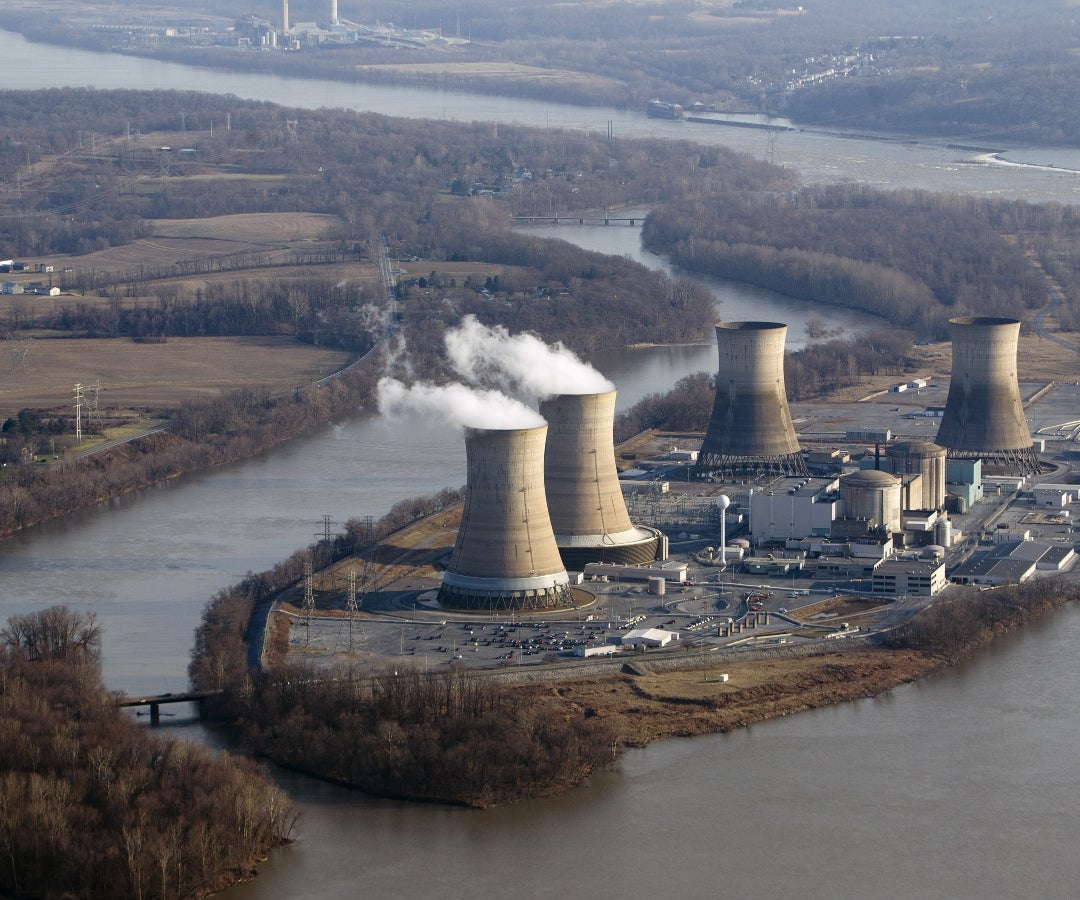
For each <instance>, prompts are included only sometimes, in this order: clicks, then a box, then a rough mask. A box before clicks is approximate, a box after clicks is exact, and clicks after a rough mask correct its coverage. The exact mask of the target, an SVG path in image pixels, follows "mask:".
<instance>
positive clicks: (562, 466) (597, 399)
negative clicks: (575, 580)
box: [540, 391, 666, 571]
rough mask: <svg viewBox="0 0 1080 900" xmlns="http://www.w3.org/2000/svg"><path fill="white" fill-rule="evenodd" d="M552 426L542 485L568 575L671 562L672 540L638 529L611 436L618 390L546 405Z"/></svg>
mask: <svg viewBox="0 0 1080 900" xmlns="http://www.w3.org/2000/svg"><path fill="white" fill-rule="evenodd" d="M540 415H542V416H543V417H544V418H545V419H546V420H547V422H548V433H547V446H546V450H545V454H544V483H545V490H546V493H547V504H548V512H549V515H550V517H551V526H552V529H553V530H554V532H555V543H556V544H557V545H558V548H559V553H560V554H561V555H562V560H563V564H564V565H565V566H566V567H567V568H568V569H573V570H575V571H581V570H583V569H584V567H585V565H586V564H588V563H593V562H610V563H619V564H622V565H642V564H644V563H650V562H652V561H653V560H655V559H657V558H661V559H663V558H664V557H665V556H666V553H665V552H664V548H665V546H666V538H664V536H663V535H662V534H661V532H660V531H658V530H657V529H655V528H645V527H640V526H636V525H634V524H633V523H632V522H631V521H630V514H629V513H628V512H627V510H626V502H625V501H624V499H623V494H622V486H621V485H620V484H619V473H618V470H617V469H616V466H615V446H614V440H613V437H612V432H613V429H614V420H615V391H607V392H604V393H599V394H562V395H559V396H557V397H553V398H551V399H549V400H544V401H542V402H541V403H540Z"/></svg>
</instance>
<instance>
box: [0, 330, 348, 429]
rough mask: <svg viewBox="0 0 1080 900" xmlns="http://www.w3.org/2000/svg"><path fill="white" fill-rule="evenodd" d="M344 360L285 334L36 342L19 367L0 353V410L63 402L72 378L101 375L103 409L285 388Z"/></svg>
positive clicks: (87, 379)
mask: <svg viewBox="0 0 1080 900" xmlns="http://www.w3.org/2000/svg"><path fill="white" fill-rule="evenodd" d="M6 355H7V354H5V356H6ZM347 358H348V354H347V353H345V352H343V351H340V350H327V349H325V348H321V347H312V346H310V345H307V344H301V343H299V342H297V341H295V340H293V339H291V338H285V337H257V338H217V337H211V338H170V339H169V340H168V341H167V342H166V343H164V344H136V343H134V342H132V341H129V340H125V339H122V338H116V339H104V340H79V339H71V340H64V339H56V340H39V341H35V342H34V343H33V344H32V345H31V347H30V351H29V353H28V355H27V358H26V368H25V369H21V368H20V369H18V370H17V371H12V367H11V361H10V359H9V358H0V366H2V368H3V371H4V377H3V378H2V379H0V416H4V417H7V416H9V415H11V414H12V413H14V412H18V410H20V409H23V408H25V407H41V408H46V409H47V408H52V407H56V406H68V405H70V404H71V397H72V389H73V387H74V385H75V383H76V382H81V383H82V384H84V385H90V384H93V383H95V382H97V381H100V383H101V386H102V392H101V396H100V405H101V407H102V408H105V407H108V408H131V407H155V408H156V407H170V406H174V405H176V404H177V403H178V402H180V401H181V400H185V399H188V398H191V397H194V396H197V395H203V394H217V393H219V392H221V391H224V390H228V389H231V388H237V387H244V386H253V385H266V386H268V387H269V388H270V390H271V391H272V392H279V391H286V390H290V389H291V388H293V387H294V386H296V385H298V384H304V383H307V382H310V381H312V380H314V379H316V378H319V377H322V376H323V375H325V374H328V373H329V372H332V371H334V370H336V369H338V368H340V367H341V366H342V365H343V364H344V363H345V361H346V359H347Z"/></svg>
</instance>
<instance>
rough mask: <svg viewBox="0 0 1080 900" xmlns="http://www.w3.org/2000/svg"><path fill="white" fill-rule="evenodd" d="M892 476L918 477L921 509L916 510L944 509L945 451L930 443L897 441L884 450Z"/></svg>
mask: <svg viewBox="0 0 1080 900" xmlns="http://www.w3.org/2000/svg"><path fill="white" fill-rule="evenodd" d="M885 457H886V459H887V460H888V463H889V471H890V472H892V473H893V475H921V476H922V505H921V506H919V507H918V508H919V509H941V508H942V507H943V506H944V505H945V448H944V447H941V446H938V445H937V444H934V443H932V442H930V441H898V442H897V443H895V444H889V445H888V446H887V447H886V448H885Z"/></svg>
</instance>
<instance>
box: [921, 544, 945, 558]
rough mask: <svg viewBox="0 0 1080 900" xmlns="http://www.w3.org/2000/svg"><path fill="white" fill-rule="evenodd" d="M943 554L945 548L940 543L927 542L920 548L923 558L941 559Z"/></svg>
mask: <svg viewBox="0 0 1080 900" xmlns="http://www.w3.org/2000/svg"><path fill="white" fill-rule="evenodd" d="M944 555H945V548H944V547H943V546H942V545H941V544H927V545H926V546H925V547H923V549H922V556H923V559H941V557H943V556H944Z"/></svg>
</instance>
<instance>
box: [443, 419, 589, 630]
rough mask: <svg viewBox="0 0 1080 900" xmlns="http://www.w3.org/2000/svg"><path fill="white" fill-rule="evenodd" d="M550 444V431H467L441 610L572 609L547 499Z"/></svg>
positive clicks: (544, 428) (470, 429)
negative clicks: (460, 501) (461, 501)
mask: <svg viewBox="0 0 1080 900" xmlns="http://www.w3.org/2000/svg"><path fill="white" fill-rule="evenodd" d="M546 437H547V426H546V425H541V426H539V427H536V428H518V429H505V430H502V429H500V430H482V429H474V428H467V429H466V430H465V457H466V478H467V481H466V485H465V508H464V511H463V512H462V515H461V527H460V528H459V529H458V535H457V541H456V543H455V544H454V550H453V552H452V553H451V555H450V563H449V565H448V566H447V570H446V574H445V575H444V576H443V584H442V588H441V589H440V590H439V602H440V603H442V604H444V605H446V606H452V607H462V608H468V609H551V608H557V607H561V606H570V605H572V604H573V592H572V590H571V588H570V578H569V576H568V575H567V574H566V569H565V567H564V566H563V562H562V559H561V558H560V557H559V548H558V547H557V546H556V545H555V534H554V532H553V531H552V530H551V519H550V518H549V516H548V506H547V497H546V496H545V494H544V441H545V439H546Z"/></svg>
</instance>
